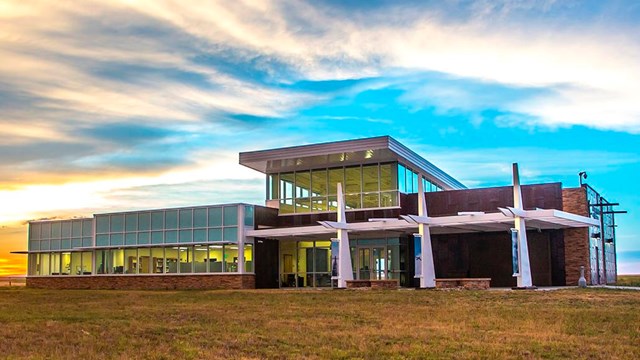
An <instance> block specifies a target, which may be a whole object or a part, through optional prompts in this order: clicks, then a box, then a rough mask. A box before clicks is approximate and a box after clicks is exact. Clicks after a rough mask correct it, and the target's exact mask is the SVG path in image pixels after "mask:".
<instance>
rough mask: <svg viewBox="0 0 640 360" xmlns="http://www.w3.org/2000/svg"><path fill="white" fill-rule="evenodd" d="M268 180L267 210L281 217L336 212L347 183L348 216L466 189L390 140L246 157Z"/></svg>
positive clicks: (281, 150) (306, 147)
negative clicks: (406, 198)
mask: <svg viewBox="0 0 640 360" xmlns="http://www.w3.org/2000/svg"><path fill="white" fill-rule="evenodd" d="M240 164H242V165H244V166H247V167H249V168H252V169H254V170H257V171H260V172H262V173H264V174H265V175H266V187H265V190H266V205H267V206H268V207H271V208H277V209H279V214H280V215H286V214H304V213H321V212H330V211H335V209H336V206H337V194H336V193H337V184H338V183H341V184H342V186H343V191H344V194H345V204H346V208H347V210H354V209H380V208H394V207H398V206H400V198H401V197H400V195H401V194H411V193H417V192H418V181H419V180H420V179H421V181H422V184H423V188H424V190H425V191H426V192H433V191H441V190H456V189H465V188H466V187H465V186H464V185H463V184H462V183H460V182H459V181H458V180H456V179H454V178H453V177H452V176H451V175H449V174H447V173H445V172H444V171H442V170H441V169H439V168H438V167H436V166H435V165H433V164H432V163H430V162H429V161H427V160H425V159H424V158H423V157H421V156H420V155H418V154H416V153H415V152H414V151H412V150H410V149H409V148H407V147H406V146H404V145H402V144H401V143H400V142H398V141H397V140H395V139H394V138H392V137H390V136H380V137H373V138H366V139H357V140H347V141H337V142H330V143H322V144H312V145H302V146H293V147H286V148H278V149H270V150H260V151H250V152H242V153H240Z"/></svg>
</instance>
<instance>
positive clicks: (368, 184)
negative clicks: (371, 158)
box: [362, 165, 379, 192]
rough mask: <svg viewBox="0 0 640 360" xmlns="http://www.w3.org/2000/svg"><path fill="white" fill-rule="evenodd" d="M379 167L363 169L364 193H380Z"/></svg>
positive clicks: (370, 166) (371, 166)
mask: <svg viewBox="0 0 640 360" xmlns="http://www.w3.org/2000/svg"><path fill="white" fill-rule="evenodd" d="M378 177H379V174H378V165H365V166H363V167H362V190H363V191H364V192H373V191H378Z"/></svg>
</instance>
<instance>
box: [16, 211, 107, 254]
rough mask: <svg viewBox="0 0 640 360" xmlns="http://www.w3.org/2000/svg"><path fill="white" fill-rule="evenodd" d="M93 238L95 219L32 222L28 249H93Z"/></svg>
mask: <svg viewBox="0 0 640 360" xmlns="http://www.w3.org/2000/svg"><path fill="white" fill-rule="evenodd" d="M100 225H104V224H100ZM107 230H108V224H107ZM92 236H93V219H77V220H56V221H45V222H32V223H30V224H29V243H28V249H29V250H30V251H49V250H54V251H55V250H72V249H74V248H83V247H91V246H92V245H93V243H92Z"/></svg>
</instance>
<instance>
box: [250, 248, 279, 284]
mask: <svg viewBox="0 0 640 360" xmlns="http://www.w3.org/2000/svg"><path fill="white" fill-rule="evenodd" d="M278 245H279V244H278V240H269V239H262V238H256V239H255V274H256V289H276V288H278V287H279V282H280V281H279V279H278V276H279V273H278V271H279V263H278V257H279V254H278V253H279V246H278Z"/></svg>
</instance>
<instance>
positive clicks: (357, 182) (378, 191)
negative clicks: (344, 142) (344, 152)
mask: <svg viewBox="0 0 640 360" xmlns="http://www.w3.org/2000/svg"><path fill="white" fill-rule="evenodd" d="M396 167H397V164H396V163H384V164H369V165H361V166H348V167H339V168H328V169H314V170H311V171H308V170H305V171H299V172H289V173H280V174H269V175H267V197H268V199H269V200H276V199H278V200H279V203H280V213H281V214H290V213H308V212H322V211H335V210H336V208H337V186H338V183H340V184H342V189H343V193H344V195H345V205H346V208H347V209H367V208H379V207H394V206H398V170H396ZM403 171H404V167H403ZM402 176H403V178H402V179H403V181H405V178H404V176H405V175H404V173H403V175H402ZM416 181H417V175H416ZM403 186H404V184H403Z"/></svg>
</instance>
